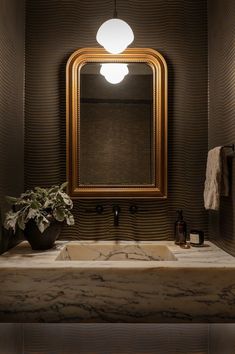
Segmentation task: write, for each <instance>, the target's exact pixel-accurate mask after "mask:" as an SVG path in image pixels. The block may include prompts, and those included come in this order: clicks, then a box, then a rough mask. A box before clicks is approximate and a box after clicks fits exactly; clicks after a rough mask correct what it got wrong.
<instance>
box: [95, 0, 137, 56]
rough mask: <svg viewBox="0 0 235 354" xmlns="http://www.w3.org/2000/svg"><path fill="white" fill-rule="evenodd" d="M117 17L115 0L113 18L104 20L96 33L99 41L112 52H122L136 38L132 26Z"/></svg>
mask: <svg viewBox="0 0 235 354" xmlns="http://www.w3.org/2000/svg"><path fill="white" fill-rule="evenodd" d="M117 17H118V16H117V4H116V0H114V14H113V18H112V19H110V20H108V21H106V22H104V23H103V24H102V25H101V26H100V28H99V29H98V32H97V34H96V40H97V42H98V43H99V44H100V45H101V46H103V47H104V48H105V49H106V50H107V52H109V53H111V54H119V53H122V52H123V51H124V50H125V49H126V48H127V47H128V45H129V44H131V43H132V42H133V40H134V33H133V31H132V29H131V27H130V26H129V25H128V23H126V22H125V21H123V20H120V19H119V18H117Z"/></svg>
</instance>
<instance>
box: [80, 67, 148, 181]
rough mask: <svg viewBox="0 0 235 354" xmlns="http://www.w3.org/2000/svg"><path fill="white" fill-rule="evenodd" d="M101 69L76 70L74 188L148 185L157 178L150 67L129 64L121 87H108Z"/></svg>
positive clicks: (110, 84)
mask: <svg viewBox="0 0 235 354" xmlns="http://www.w3.org/2000/svg"><path fill="white" fill-rule="evenodd" d="M101 65H102V62H96V63H86V64H85V65H83V66H82V67H81V68H79V69H78V75H80V112H79V113H80V123H79V129H80V141H79V146H78V147H77V154H78V158H79V171H77V174H76V175H77V176H78V181H77V184H79V185H80V186H82V185H83V186H89V185H93V186H102V185H105V186H107V185H110V186H119V185H120V186H136V185H143V186H148V185H152V184H153V183H154V175H155V171H154V168H155V164H154V161H153V159H154V154H153V151H154V144H155V141H154V136H153V133H154V115H153V71H152V67H151V66H150V65H148V63H128V65H127V67H128V71H129V73H128V74H127V75H126V76H125V77H124V78H123V80H122V81H121V82H119V83H117V84H112V83H110V82H108V81H107V80H106V78H105V77H104V76H103V75H101V73H100V69H101ZM112 65H113V64H112ZM114 65H115V64H114Z"/></svg>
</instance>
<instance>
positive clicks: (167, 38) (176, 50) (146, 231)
mask: <svg viewBox="0 0 235 354" xmlns="http://www.w3.org/2000/svg"><path fill="white" fill-rule="evenodd" d="M26 3H27V14H26V106H25V114H26V130H25V134H26V136H25V146H26V150H25V151H26V159H25V177H26V179H25V180H26V187H33V186H35V185H41V186H47V185H51V184H55V183H59V182H62V181H64V180H65V179H66V176H65V65H66V61H67V59H68V57H69V55H70V54H71V53H72V52H73V51H75V50H76V49H78V48H82V47H89V46H90V47H92V46H98V44H97V43H96V41H95V36H96V31H97V29H98V27H99V26H100V25H101V23H102V22H103V21H105V20H107V19H108V18H109V17H110V16H112V12H113V2H112V1H111V0H97V1H86V0H69V1H68V0H60V1H59V0H50V1H48V0H30V1H29V0H28V1H27V2H26ZM118 11H119V16H120V17H122V18H123V19H124V20H126V21H127V22H128V23H130V25H131V26H132V28H133V30H134V33H135V41H134V43H133V44H132V45H133V46H134V47H150V48H154V49H156V50H158V51H160V52H161V53H162V54H163V55H164V56H165V58H166V61H167V63H168V68H169V176H168V180H169V193H168V195H169V196H168V200H166V201H158V200H156V201H139V202H138V205H139V206H140V209H142V211H140V213H139V214H138V215H136V216H131V215H130V214H129V213H128V208H129V206H130V203H131V201H128V200H121V201H115V203H119V204H120V206H121V217H120V226H119V228H116V229H115V228H114V227H113V215H112V204H113V201H101V203H103V205H104V206H105V211H104V215H103V216H99V215H98V216H97V215H95V214H89V213H85V209H87V208H91V207H93V206H94V205H95V204H96V201H80V202H76V203H74V204H75V206H74V214H75V218H76V226H75V227H73V228H70V229H65V230H64V233H63V235H62V237H71V238H77V237H79V238H88V239H89V238H99V237H102V238H106V239H108V238H119V239H120V238H131V239H133V238H135V239H167V238H172V236H173V222H174V220H175V210H176V209H177V208H182V209H184V210H185V218H186V220H187V221H188V223H189V224H190V226H192V227H198V228H202V229H204V230H206V227H207V216H206V214H205V212H204V208H203V199H202V192H203V181H204V175H205V158H206V151H207V13H206V12H207V5H206V0H197V1H182V0H169V1H167V2H166V1H165V0H158V1H156V0H146V1H143V0H129V1H126V0H119V1H118Z"/></svg>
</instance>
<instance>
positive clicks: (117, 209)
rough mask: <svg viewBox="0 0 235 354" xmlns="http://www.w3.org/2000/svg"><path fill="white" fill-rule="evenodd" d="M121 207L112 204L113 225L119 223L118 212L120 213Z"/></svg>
mask: <svg viewBox="0 0 235 354" xmlns="http://www.w3.org/2000/svg"><path fill="white" fill-rule="evenodd" d="M120 211H121V208H120V206H119V205H114V206H113V213H114V221H113V225H114V226H118V225H119V214H120Z"/></svg>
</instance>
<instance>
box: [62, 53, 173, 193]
mask: <svg viewBox="0 0 235 354" xmlns="http://www.w3.org/2000/svg"><path fill="white" fill-rule="evenodd" d="M88 62H93V63H94V62H104V63H105V62H125V63H133V62H143V63H147V64H149V65H150V66H151V67H152V70H153V115H154V138H155V139H154V140H155V151H154V161H155V179H154V183H153V184H152V185H149V186H141V185H139V186H110V185H107V186H90V185H89V186H84V185H82V186H81V185H77V181H78V180H79V179H78V171H79V159H78V155H79V154H78V147H79V134H78V133H77V132H79V131H80V130H79V123H80V114H79V97H80V95H79V87H80V82H79V80H80V77H79V75H78V74H77V73H78V70H80V69H81V67H82V66H83V65H84V64H86V63H88ZM66 109H67V125H66V128H67V129H66V130H67V131H66V138H67V179H68V182H69V185H68V193H69V195H70V196H71V197H72V198H73V199H78V198H79V199H80V198H159V199H165V198H166V197H167V65H166V62H165V59H164V58H163V57H162V55H161V54H160V53H158V52H157V51H155V50H153V49H149V48H129V49H126V50H125V52H123V53H122V54H117V55H113V54H109V53H107V52H106V51H105V50H104V49H102V48H83V49H79V50H77V51H76V52H74V53H73V54H72V55H71V57H70V58H69V60H68V63H67V68H66Z"/></svg>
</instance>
